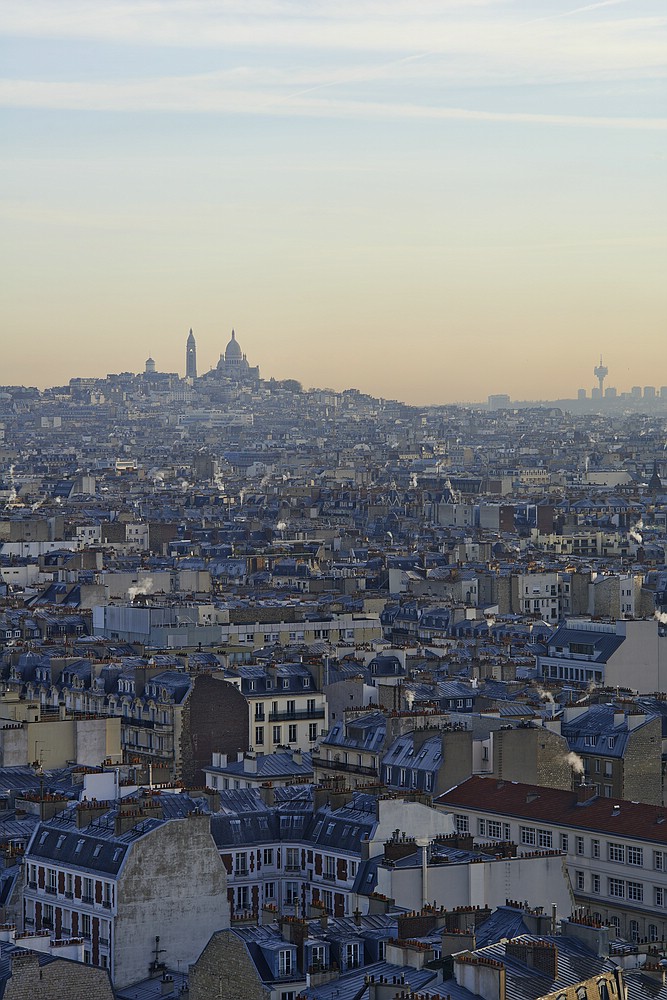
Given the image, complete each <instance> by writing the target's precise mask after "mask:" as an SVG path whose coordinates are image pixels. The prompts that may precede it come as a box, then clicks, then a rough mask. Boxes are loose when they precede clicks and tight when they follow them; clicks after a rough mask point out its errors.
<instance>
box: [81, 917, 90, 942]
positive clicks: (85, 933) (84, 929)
mask: <svg viewBox="0 0 667 1000" xmlns="http://www.w3.org/2000/svg"><path fill="white" fill-rule="evenodd" d="M80 926H81V937H83V938H89V937H90V926H91V920H90V913H82V914H81V924H80Z"/></svg>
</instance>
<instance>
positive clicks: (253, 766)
mask: <svg viewBox="0 0 667 1000" xmlns="http://www.w3.org/2000/svg"><path fill="white" fill-rule="evenodd" d="M243 771H244V773H245V774H257V757H256V756H255V754H254V753H247V754H245V756H244V758H243Z"/></svg>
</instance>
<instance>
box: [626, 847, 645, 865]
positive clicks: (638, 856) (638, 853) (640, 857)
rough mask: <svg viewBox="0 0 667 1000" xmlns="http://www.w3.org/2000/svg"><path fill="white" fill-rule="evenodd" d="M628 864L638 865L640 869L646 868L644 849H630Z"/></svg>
mask: <svg viewBox="0 0 667 1000" xmlns="http://www.w3.org/2000/svg"><path fill="white" fill-rule="evenodd" d="M628 864H629V865H636V866H637V867H638V868H643V867H644V848H643V847H628Z"/></svg>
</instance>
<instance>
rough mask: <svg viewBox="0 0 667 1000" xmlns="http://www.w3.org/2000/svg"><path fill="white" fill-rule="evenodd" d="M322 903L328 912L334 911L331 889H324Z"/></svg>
mask: <svg viewBox="0 0 667 1000" xmlns="http://www.w3.org/2000/svg"><path fill="white" fill-rule="evenodd" d="M322 905H323V906H324V909H325V910H326V911H327V913H328V914H332V913H333V892H332V891H331V889H323V890H322Z"/></svg>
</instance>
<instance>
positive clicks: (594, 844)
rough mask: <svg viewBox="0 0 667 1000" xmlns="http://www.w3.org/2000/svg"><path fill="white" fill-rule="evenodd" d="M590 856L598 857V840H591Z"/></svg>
mask: <svg viewBox="0 0 667 1000" xmlns="http://www.w3.org/2000/svg"><path fill="white" fill-rule="evenodd" d="M591 856H592V857H594V858H599V857H600V841H599V840H591Z"/></svg>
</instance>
